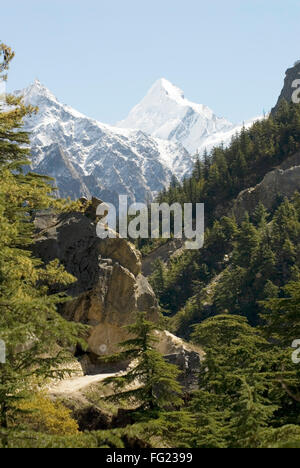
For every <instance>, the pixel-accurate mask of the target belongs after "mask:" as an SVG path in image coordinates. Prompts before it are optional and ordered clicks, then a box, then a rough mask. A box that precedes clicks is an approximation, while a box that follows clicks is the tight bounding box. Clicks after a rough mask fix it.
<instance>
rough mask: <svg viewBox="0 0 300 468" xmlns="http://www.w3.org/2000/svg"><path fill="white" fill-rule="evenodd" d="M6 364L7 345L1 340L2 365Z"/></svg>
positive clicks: (0, 357) (0, 356)
mask: <svg viewBox="0 0 300 468" xmlns="http://www.w3.org/2000/svg"><path fill="white" fill-rule="evenodd" d="M5 362H6V345H5V342H4V341H3V340H0V364H5Z"/></svg>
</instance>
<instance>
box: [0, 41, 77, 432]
mask: <svg viewBox="0 0 300 468" xmlns="http://www.w3.org/2000/svg"><path fill="white" fill-rule="evenodd" d="M2 50H3V47H2ZM11 56H12V55H11ZM32 112H36V109H34V108H32V107H31V106H25V105H24V104H23V102H22V98H16V97H14V96H7V97H6V101H5V107H3V104H0V180H1V184H0V226H1V228H0V339H1V340H3V341H4V342H5V343H6V363H5V364H0V427H2V428H7V427H8V426H9V424H10V423H13V421H14V418H15V414H16V415H17V414H18V413H19V412H20V406H19V403H20V401H21V400H22V399H24V398H27V397H28V393H29V392H30V389H31V383H32V380H33V379H34V378H35V377H41V378H45V377H49V376H53V375H57V376H62V375H64V371H63V369H61V370H59V371H58V370H56V369H57V365H58V364H60V365H61V364H62V363H63V362H64V361H65V359H66V356H67V355H69V353H67V352H66V351H64V348H63V347H64V346H66V345H69V346H70V345H75V344H76V343H77V342H78V333H80V332H81V331H83V330H84V328H83V327H81V326H78V325H75V324H73V323H70V322H67V321H65V320H64V319H63V318H62V317H61V316H60V315H59V313H58V312H57V306H58V305H59V304H61V303H63V302H65V301H66V300H67V297H66V296H65V295H64V294H50V292H49V287H50V286H51V285H53V284H61V285H62V286H66V285H68V284H71V283H72V282H74V281H75V278H73V277H72V276H71V275H69V274H68V273H67V272H66V271H65V270H64V269H63V267H62V266H60V265H59V263H58V262H52V263H51V264H49V265H47V266H45V265H44V264H43V263H42V262H41V261H40V260H39V259H37V258H34V257H33V255H32V253H31V251H30V246H31V245H32V243H33V234H34V224H33V220H32V213H34V212H35V211H37V210H40V209H46V208H49V207H51V206H55V204H56V201H54V199H53V198H51V196H50V194H51V192H52V190H53V189H52V187H51V185H49V181H48V179H47V178H45V177H42V176H39V175H36V174H31V173H28V174H26V175H25V174H24V173H23V171H22V168H23V166H24V164H28V163H29V161H28V157H29V155H30V151H29V149H28V143H29V136H28V134H27V133H26V132H24V131H23V130H22V125H23V118H24V117H25V116H26V115H30V114H31V113H32ZM58 345H60V346H58ZM8 416H9V417H8Z"/></svg>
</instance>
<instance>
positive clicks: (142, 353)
mask: <svg viewBox="0 0 300 468" xmlns="http://www.w3.org/2000/svg"><path fill="white" fill-rule="evenodd" d="M126 329H127V331H128V333H129V334H130V336H133V338H130V339H129V340H127V341H125V342H123V343H121V344H120V346H121V347H122V348H123V349H124V351H122V352H120V353H118V354H116V355H114V356H108V357H106V358H105V360H106V361H111V360H116V361H119V362H122V361H130V362H132V366H131V367H130V369H129V370H128V371H126V373H124V374H123V375H121V376H119V377H110V378H107V379H106V380H105V381H104V384H105V385H110V384H112V386H113V389H114V394H113V395H111V396H109V397H107V399H109V400H112V401H118V400H128V401H130V402H131V404H135V405H138V406H139V409H140V410H155V409H157V410H160V409H165V408H174V407H177V406H180V405H181V404H182V399H181V394H182V389H181V386H180V384H179V383H178V381H177V378H178V376H179V374H180V371H179V370H178V368H177V367H176V366H174V365H173V364H169V363H167V362H166V361H165V359H164V358H163V356H162V355H161V354H160V353H159V352H158V351H156V349H155V343H157V342H158V338H157V337H156V336H155V330H156V329H157V325H156V324H154V323H152V322H149V321H147V320H146V315H145V314H144V313H140V314H139V315H138V317H137V321H136V322H135V323H134V324H133V325H129V326H127V327H126Z"/></svg>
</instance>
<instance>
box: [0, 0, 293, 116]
mask: <svg viewBox="0 0 300 468" xmlns="http://www.w3.org/2000/svg"><path fill="white" fill-rule="evenodd" d="M0 6H1V29H0V40H2V41H4V42H5V43H7V44H9V45H11V46H12V47H13V48H14V49H15V52H16V58H15V60H14V62H13V64H12V67H11V71H10V75H9V83H8V87H9V90H14V89H20V88H23V87H25V86H27V85H28V84H29V83H31V82H32V81H33V80H34V79H35V78H39V79H40V80H41V81H42V82H43V83H44V84H45V85H46V86H48V87H49V88H50V89H51V91H53V92H54V94H55V95H56V96H57V97H58V98H59V99H60V100H61V101H62V102H64V103H67V104H70V105H71V106H73V107H74V108H76V109H77V110H79V111H81V112H83V113H85V114H87V115H88V116H91V117H94V118H96V119H98V120H100V121H102V122H106V123H115V122H116V121H118V120H121V119H122V118H124V117H125V116H126V115H127V113H128V112H129V110H130V109H131V108H132V107H133V106H134V105H135V104H136V103H137V102H138V101H139V100H140V99H141V98H142V97H143V96H144V95H145V93H146V92H147V90H148V88H149V87H150V86H151V85H152V83H153V82H154V81H155V80H156V79H158V78H160V77H165V78H167V79H169V80H170V81H171V82H173V83H174V84H176V85H177V86H179V87H181V88H182V89H183V90H184V92H185V95H186V97H187V98H188V99H190V100H193V101H195V102H198V103H202V104H206V105H208V106H209V107H211V108H212V109H213V110H214V111H215V112H216V113H217V114H218V115H219V116H222V117H226V118H228V119H230V120H232V121H233V122H239V121H242V120H247V119H248V118H250V117H253V116H256V115H258V114H261V113H262V112H263V110H266V111H268V110H269V109H270V108H271V107H272V106H273V104H275V101H276V99H277V97H278V94H279V91H280V89H281V87H282V82H283V78H284V72H285V70H286V68H288V67H289V66H291V65H292V64H293V63H294V62H295V61H296V60H297V59H300V28H299V24H300V1H299V0H226V1H225V0H206V1H203V0H184V1H183V0H151V1H150V0H147V1H146V0H126V1H124V0H107V1H103V0H26V1H24V0H10V1H9V2H4V1H3V0H2V1H1V4H0Z"/></svg>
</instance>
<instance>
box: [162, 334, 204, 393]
mask: <svg viewBox="0 0 300 468" xmlns="http://www.w3.org/2000/svg"><path fill="white" fill-rule="evenodd" d="M157 337H158V340H159V341H158V345H157V349H158V351H160V352H161V353H162V354H163V355H164V356H165V359H166V360H167V361H168V362H170V363H171V364H175V365H177V366H178V368H179V369H180V371H181V374H180V376H179V382H180V383H181V385H182V387H183V388H184V390H185V391H187V392H191V391H193V390H197V389H198V388H199V372H200V368H201V365H202V362H203V361H204V359H205V353H204V351H203V350H202V349H201V348H199V347H198V346H194V345H191V344H190V343H186V342H185V341H183V340H182V339H180V338H178V337H177V336H175V335H173V334H172V333H170V332H168V331H166V330H165V331H160V332H157Z"/></svg>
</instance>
